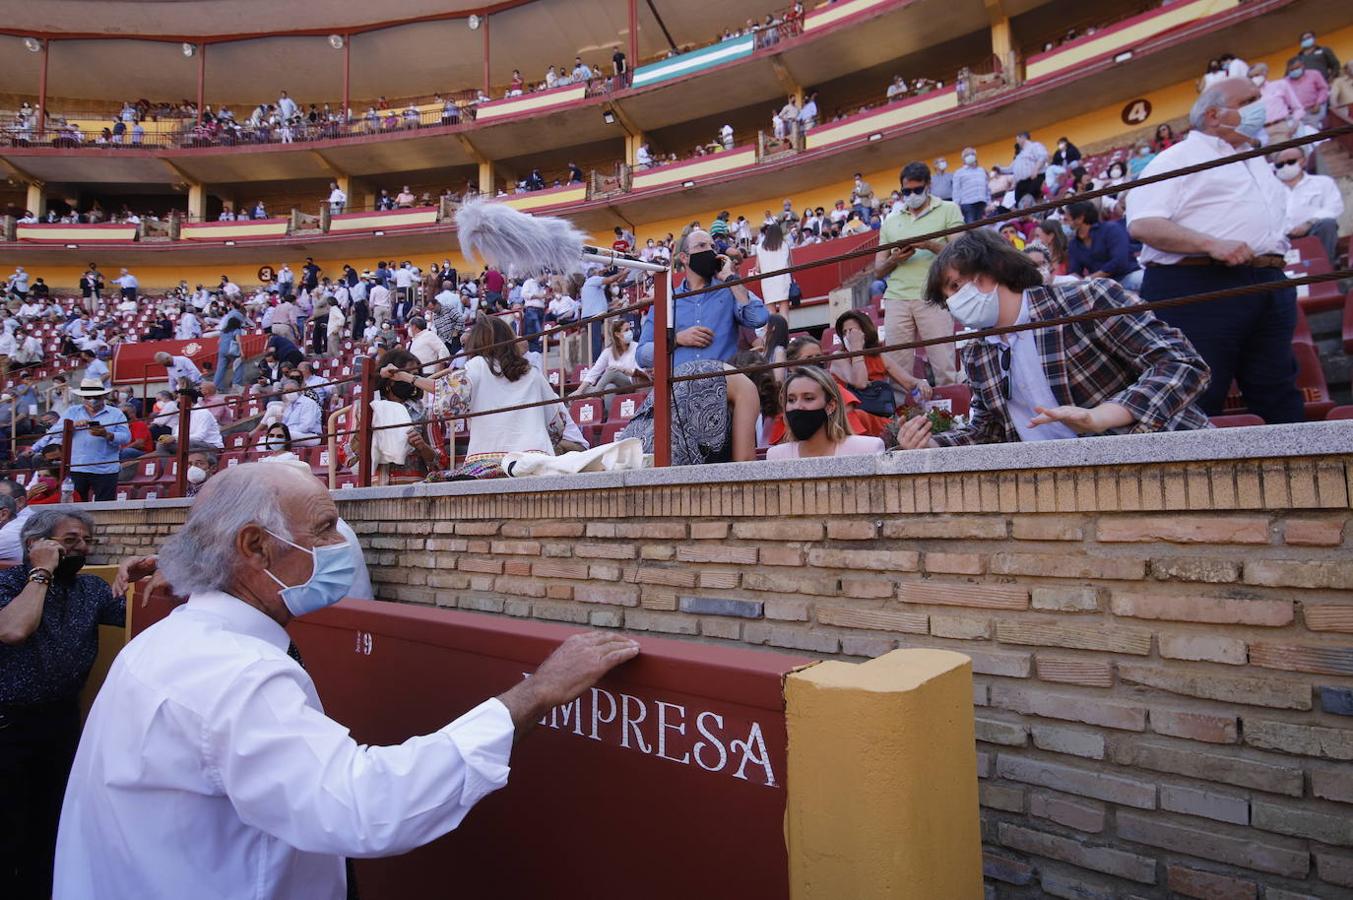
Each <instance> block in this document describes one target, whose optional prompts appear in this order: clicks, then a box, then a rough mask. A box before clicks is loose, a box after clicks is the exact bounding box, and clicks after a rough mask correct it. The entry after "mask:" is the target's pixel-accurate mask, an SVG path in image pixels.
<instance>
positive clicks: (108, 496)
mask: <svg viewBox="0 0 1353 900" xmlns="http://www.w3.org/2000/svg"><path fill="white" fill-rule="evenodd" d="M71 393H72V394H73V395H75V396H76V397H79V398H81V401H82V402H80V403H78V404H76V405H74V406H71V407H68V408H67V409H66V411H65V412H63V413H62V414H61V418H60V419H58V420H57V422H56V424H55V425H53V426H52V428H51V430H49V431H48V432H47V433H46V434H44V435H43V436H42V437H40V438H38V439H37V440H36V441H35V442H34V443H33V450H34V451H35V452H36V451H41V450H42V448H43V447H46V446H47V445H48V444H52V443H56V444H60V443H61V432H62V429H64V428H65V427H66V422H74V423H75V436H74V438H73V440H72V442H71V450H70V477H71V480H72V481H73V482H75V490H76V492H77V493H78V494H80V496H82V497H86V498H89V499H93V500H112V499H113V498H114V497H115V496H116V495H117V473H118V469H119V451H121V449H122V448H123V447H125V446H126V445H127V444H130V443H131V440H132V435H131V431H130V430H129V429H128V428H127V417H126V416H124V415H123V414H122V412H121V411H120V410H119V409H117V408H116V407H113V406H108V405H107V404H106V403H105V402H104V400H105V398H106V397H107V396H108V394H109V390H108V388H107V387H106V386H105V385H104V383H103V382H101V381H99V380H98V379H97V378H86V379H85V380H84V381H81V382H80V386H79V387H78V388H76V389H75V390H73V391H71Z"/></svg>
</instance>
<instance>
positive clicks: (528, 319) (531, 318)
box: [522, 306, 545, 353]
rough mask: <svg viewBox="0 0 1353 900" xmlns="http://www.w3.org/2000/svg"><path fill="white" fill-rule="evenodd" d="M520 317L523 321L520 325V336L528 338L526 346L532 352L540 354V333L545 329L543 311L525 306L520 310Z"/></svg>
mask: <svg viewBox="0 0 1353 900" xmlns="http://www.w3.org/2000/svg"><path fill="white" fill-rule="evenodd" d="M522 315H523V317H524V319H525V321H524V322H523V324H522V334H523V335H524V336H526V337H529V338H530V340H529V341H527V346H528V347H529V348H530V349H531V350H532V351H534V352H536V353H539V352H540V332H541V330H542V329H543V328H544V327H545V310H544V309H541V308H540V307H536V306H527V307H524V308H523V309H522Z"/></svg>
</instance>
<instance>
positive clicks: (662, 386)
mask: <svg viewBox="0 0 1353 900" xmlns="http://www.w3.org/2000/svg"><path fill="white" fill-rule="evenodd" d="M670 278H671V275H670V274H669V273H666V272H659V273H658V274H657V276H656V277H655V278H654V279H653V465H655V466H670V465H671V464H672V382H671V377H672V350H671V344H672V336H671V333H670V328H671V322H670V320H671V316H670V315H669V312H670V311H669V310H668V308H667V307H668V304H669V303H670V302H671V301H670V300H669V299H668V298H669V296H670V295H671V289H672V288H671V284H670V282H669V280H668V279H670Z"/></svg>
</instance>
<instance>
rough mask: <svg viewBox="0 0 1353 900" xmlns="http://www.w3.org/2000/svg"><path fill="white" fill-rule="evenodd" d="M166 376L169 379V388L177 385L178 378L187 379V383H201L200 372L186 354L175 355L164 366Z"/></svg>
mask: <svg viewBox="0 0 1353 900" xmlns="http://www.w3.org/2000/svg"><path fill="white" fill-rule="evenodd" d="M165 373H166V376H167V377H168V379H169V384H170V389H171V390H172V389H173V388H174V387H175V386H177V385H178V383H179V379H180V378H186V379H188V383H189V384H201V383H202V372H201V371H200V370H199V369H198V368H197V366H196V365H195V364H194V363H193V361H192V360H191V359H189V358H188V357H186V356H175V357H173V358H172V360H171V361H170V363H169V365H168V366H167V367H166V368H165Z"/></svg>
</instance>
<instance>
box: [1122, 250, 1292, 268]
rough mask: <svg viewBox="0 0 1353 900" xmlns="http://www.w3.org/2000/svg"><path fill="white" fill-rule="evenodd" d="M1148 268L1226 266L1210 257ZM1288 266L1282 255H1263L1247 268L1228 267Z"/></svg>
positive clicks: (1187, 258)
mask: <svg viewBox="0 0 1353 900" xmlns="http://www.w3.org/2000/svg"><path fill="white" fill-rule="evenodd" d="M1146 265H1147V267H1148V268H1152V269H1154V268H1157V267H1160V266H1167V265H1169V266H1226V264H1225V263H1222V262H1218V261H1217V260H1215V259H1213V258H1212V257H1210V256H1186V257H1184V258H1183V259H1181V260H1179V262H1174V263H1154V262H1153V263H1147V264H1146ZM1286 265H1287V260H1286V259H1285V258H1284V257H1283V255H1282V254H1281V253H1261V254H1259V255H1258V256H1256V257H1254V258H1252V259H1251V260H1250V261H1249V262H1247V263H1245V266H1226V268H1228V269H1235V268H1245V267H1248V268H1251V269H1281V268H1283V267H1284V266H1286Z"/></svg>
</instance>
